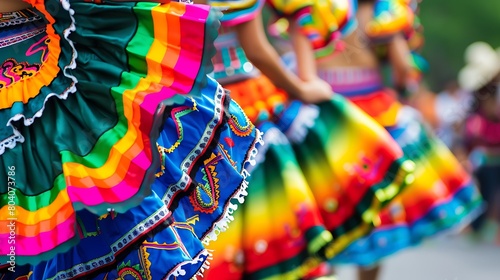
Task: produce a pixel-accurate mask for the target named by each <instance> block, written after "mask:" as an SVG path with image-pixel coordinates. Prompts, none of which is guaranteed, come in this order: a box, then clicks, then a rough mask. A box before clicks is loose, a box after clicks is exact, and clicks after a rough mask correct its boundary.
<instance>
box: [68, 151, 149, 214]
mask: <svg viewBox="0 0 500 280" xmlns="http://www.w3.org/2000/svg"><path fill="white" fill-rule="evenodd" d="M150 165H151V161H150V160H149V159H148V157H147V156H146V154H145V152H144V151H143V152H141V153H140V154H139V155H138V156H137V157H135V158H134V159H133V160H132V163H131V166H130V168H129V170H128V172H127V174H126V176H125V178H124V179H123V180H122V181H121V182H120V183H119V184H117V185H115V186H114V187H112V188H109V189H103V188H99V187H97V186H96V185H94V186H91V187H88V188H78V187H74V186H71V185H68V195H69V198H70V200H71V201H73V202H81V203H83V204H85V205H88V206H95V205H99V204H102V203H119V202H123V201H125V200H127V199H129V198H131V197H133V196H134V195H135V194H137V191H138V188H139V186H141V185H142V179H143V176H144V173H145V170H146V169H148V168H149V166H150ZM85 180H89V177H85V178H83V179H80V180H79V181H85ZM109 185H111V183H110V184H109Z"/></svg>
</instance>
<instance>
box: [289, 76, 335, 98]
mask: <svg viewBox="0 0 500 280" xmlns="http://www.w3.org/2000/svg"><path fill="white" fill-rule="evenodd" d="M332 96H333V91H332V88H331V87H330V85H329V84H328V83H327V82H325V81H323V80H321V79H319V78H317V79H313V80H311V81H307V82H303V83H302V86H301V90H300V92H299V95H298V96H297V97H296V98H297V99H299V100H300V101H302V102H304V103H320V102H324V101H328V100H330V99H332Z"/></svg>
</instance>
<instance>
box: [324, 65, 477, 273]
mask: <svg viewBox="0 0 500 280" xmlns="http://www.w3.org/2000/svg"><path fill="white" fill-rule="evenodd" d="M366 72H371V74H370V75H371V76H369V75H364V73H366ZM376 75H378V74H376V72H375V70H362V69H343V70H342V69H340V70H339V69H337V70H334V71H325V72H323V73H321V76H322V78H324V79H325V80H326V81H327V82H329V83H330V84H331V85H332V88H333V89H338V88H340V89H343V92H340V93H341V94H343V95H345V96H346V97H348V98H349V99H350V100H352V101H353V102H354V103H355V104H356V105H358V106H359V107H360V108H361V109H363V110H365V111H366V112H368V113H369V114H370V115H372V116H373V117H374V118H375V119H376V120H377V121H379V122H380V123H381V124H384V126H386V129H387V130H388V132H389V133H390V134H391V136H392V137H393V138H394V139H395V140H396V142H397V143H398V144H399V145H400V146H401V148H402V149H403V151H404V153H405V156H406V157H407V158H409V159H411V160H412V161H413V162H414V163H415V171H414V174H413V180H412V182H409V183H410V184H409V185H408V186H407V187H406V189H405V190H404V191H403V192H402V193H401V194H399V195H398V196H397V197H396V198H395V199H394V201H392V202H391V203H390V204H389V205H387V206H386V207H385V208H384V209H383V210H382V211H381V212H380V213H379V214H378V215H377V216H376V221H377V227H376V228H375V230H374V231H373V232H372V233H371V234H370V235H369V236H367V237H365V238H362V239H360V240H358V241H356V242H355V243H354V244H352V245H351V246H349V247H348V248H347V249H346V250H344V251H343V252H342V253H341V254H340V255H338V256H337V257H336V258H335V259H334V260H333V262H334V263H353V264H359V265H372V264H375V263H377V262H378V261H380V260H381V259H382V258H384V257H386V256H389V255H390V254H392V253H394V252H397V251H399V250H401V249H404V248H407V247H410V246H413V245H417V244H419V243H420V242H421V241H423V240H424V239H426V238H429V237H432V236H434V235H437V234H439V233H442V232H446V231H449V230H451V229H453V228H456V227H460V226H464V225H466V224H467V223H469V222H471V220H472V218H473V217H475V216H476V215H477V214H478V213H480V212H481V211H482V200H481V197H480V195H479V193H478V191H477V189H476V187H475V186H474V184H473V183H472V181H471V178H470V176H469V175H468V174H467V173H466V172H465V170H464V169H463V168H462V167H461V165H460V163H459V162H458V161H457V159H456V158H455V157H454V156H453V155H452V153H451V152H450V151H449V150H448V149H447V148H446V146H445V145H444V144H442V143H441V142H440V141H439V140H438V139H437V138H435V137H434V136H433V135H432V134H431V133H430V132H428V129H427V127H425V125H424V124H423V121H422V119H421V117H420V114H419V113H418V112H416V111H415V110H414V109H411V108H409V107H405V106H403V105H401V104H400V103H399V102H398V101H397V99H396V97H395V96H394V94H393V92H392V91H390V90H386V89H384V88H383V87H382V83H381V78H378V79H373V76H376ZM342 76H349V77H360V78H358V79H352V80H342V79H340V78H339V77H342ZM363 77H371V78H370V80H369V79H365V80H363ZM370 100H371V101H370ZM382 103H383V104H385V107H381V106H378V105H377V104H382ZM377 108H378V110H377ZM383 108H385V110H384V109H383ZM395 109H396V114H394V113H393V110H395ZM382 116H383V117H382Z"/></svg>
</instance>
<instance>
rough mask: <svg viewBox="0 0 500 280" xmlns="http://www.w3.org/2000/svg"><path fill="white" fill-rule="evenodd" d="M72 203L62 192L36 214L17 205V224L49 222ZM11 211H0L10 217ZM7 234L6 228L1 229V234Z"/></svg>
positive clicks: (65, 193)
mask: <svg viewBox="0 0 500 280" xmlns="http://www.w3.org/2000/svg"><path fill="white" fill-rule="evenodd" d="M68 203H70V200H69V196H68V193H67V191H66V190H64V191H61V192H59V193H58V194H57V197H56V199H54V201H53V202H52V203H51V204H50V205H49V206H47V207H44V208H40V209H38V210H36V211H34V212H31V211H28V210H26V209H24V208H22V207H21V206H17V205H16V211H17V215H16V217H17V222H18V223H21V224H26V225H34V224H36V223H38V222H39V221H42V220H49V219H51V218H52V217H53V216H55V215H57V213H58V211H59V210H60V209H62V208H63V207H64V206H65V205H66V204H68ZM9 212H10V211H8V206H4V207H2V209H1V210H0V216H2V217H9V216H10V213H9ZM2 232H7V231H6V229H5V228H4V227H2V228H1V229H0V233H2Z"/></svg>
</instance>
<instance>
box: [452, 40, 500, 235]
mask: <svg viewBox="0 0 500 280" xmlns="http://www.w3.org/2000/svg"><path fill="white" fill-rule="evenodd" d="M465 59H466V63H467V65H466V66H465V67H464V68H463V69H462V70H461V71H460V74H459V82H460V85H461V86H462V87H463V88H464V89H467V90H470V91H471V92H472V93H473V101H472V103H471V104H472V106H471V110H470V115H469V116H468V117H467V120H466V125H465V140H466V144H467V148H468V150H469V151H470V152H471V157H470V158H471V162H472V164H473V166H474V170H475V175H476V178H477V180H478V181H479V185H480V189H481V192H482V194H483V196H484V199H485V200H486V202H488V204H489V205H488V211H487V212H486V214H484V215H482V216H481V217H480V218H479V219H477V220H476V221H475V222H474V223H473V228H474V229H475V230H478V229H479V228H480V227H481V226H482V225H483V223H484V222H485V219H486V217H492V218H493V219H494V220H495V221H496V222H497V224H498V221H500V209H498V206H499V204H498V194H499V190H500V89H499V85H500V49H498V50H497V51H495V50H494V49H493V48H492V47H491V46H489V45H488V44H486V43H482V42H476V43H474V44H472V45H471V46H469V47H468V48H467V50H466V53H465ZM498 241H500V240H498Z"/></svg>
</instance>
